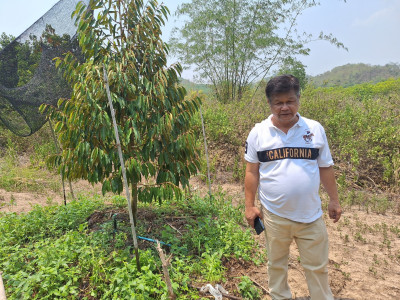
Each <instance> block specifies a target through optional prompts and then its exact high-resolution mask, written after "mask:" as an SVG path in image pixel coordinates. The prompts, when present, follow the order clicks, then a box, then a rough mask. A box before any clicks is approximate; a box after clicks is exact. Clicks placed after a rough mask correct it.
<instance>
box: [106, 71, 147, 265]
mask: <svg viewBox="0 0 400 300" xmlns="http://www.w3.org/2000/svg"><path fill="white" fill-rule="evenodd" d="M103 74H104V83H105V86H106V92H107V97H108V103H109V105H110V110H111V117H112V121H113V126H114V132H115V140H116V142H117V147H118V155H119V160H120V163H121V169H122V176H123V179H124V186H125V192H126V200H127V202H128V210H129V221H130V223H131V230H132V237H133V246H134V247H135V256H136V266H137V268H138V270H139V272H140V271H141V268H140V261H139V247H138V242H137V236H136V228H135V223H134V220H133V213H132V205H131V197H130V193H129V186H128V180H127V178H126V170H125V163H124V157H123V156H122V149H121V142H120V139H119V134H118V127H117V121H116V120H115V110H114V106H113V104H112V100H111V93H110V86H109V84H108V76H107V71H106V67H105V65H104V64H103Z"/></svg>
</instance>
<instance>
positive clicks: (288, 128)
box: [271, 115, 299, 134]
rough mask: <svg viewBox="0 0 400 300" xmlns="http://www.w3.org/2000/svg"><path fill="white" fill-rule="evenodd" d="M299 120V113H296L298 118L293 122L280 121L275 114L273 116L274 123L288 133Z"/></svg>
mask: <svg viewBox="0 0 400 300" xmlns="http://www.w3.org/2000/svg"><path fill="white" fill-rule="evenodd" d="M298 121H299V115H296V119H295V120H294V121H293V122H290V123H287V124H284V123H281V122H279V120H277V119H276V118H275V117H274V116H272V118H271V122H272V124H273V125H274V126H275V127H277V128H278V129H280V130H282V131H283V132H284V133H286V134H287V133H288V131H289V130H290V128H292V127H293V126H294V125H295V124H296V123H297V122H298Z"/></svg>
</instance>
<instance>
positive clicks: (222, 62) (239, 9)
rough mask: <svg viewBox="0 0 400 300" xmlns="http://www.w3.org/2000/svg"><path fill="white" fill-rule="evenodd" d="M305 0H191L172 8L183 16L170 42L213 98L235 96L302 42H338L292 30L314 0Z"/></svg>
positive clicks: (303, 51) (299, 49)
mask: <svg viewBox="0 0 400 300" xmlns="http://www.w3.org/2000/svg"><path fill="white" fill-rule="evenodd" d="M318 4H319V3H318V2H316V1H311V0H309V1H308V0H287V1H281V0H272V1H271V0H270V1H268V0H252V1H248V0H223V1H219V0H192V1H191V2H190V3H185V4H182V5H181V6H180V7H179V8H178V11H177V15H178V16H184V18H183V21H184V25H183V26H182V28H180V29H178V28H175V30H174V33H173V37H172V38H171V40H170V45H171V48H172V50H173V52H174V53H175V54H176V55H177V56H178V58H179V60H180V61H182V62H183V63H184V64H185V65H186V66H195V72H197V74H198V75H199V77H200V78H202V79H204V80H206V81H208V82H211V83H212V85H213V87H214V91H215V94H216V96H217V98H218V99H220V100H224V101H227V100H229V99H240V98H241V97H242V95H243V92H244V91H245V89H246V88H247V87H248V86H249V85H250V84H252V83H254V82H255V81H257V80H260V79H262V78H264V77H265V76H266V75H267V74H268V73H269V72H270V71H271V68H273V67H274V66H276V65H281V64H282V63H283V62H285V63H286V65H287V63H288V61H287V58H288V57H296V56H299V55H308V54H309V51H310V49H308V48H307V47H306V44H307V43H308V42H310V41H312V40H315V39H324V40H328V41H329V42H331V43H333V44H334V45H336V46H338V47H344V46H343V44H342V43H340V42H338V40H337V39H336V38H334V37H332V35H325V34H323V33H322V32H321V34H320V35H319V36H318V37H317V38H315V37H313V36H312V35H309V34H306V33H299V32H297V30H296V20H297V18H298V16H299V15H300V14H301V13H302V12H303V11H304V10H306V9H307V8H310V7H313V6H316V5H318Z"/></svg>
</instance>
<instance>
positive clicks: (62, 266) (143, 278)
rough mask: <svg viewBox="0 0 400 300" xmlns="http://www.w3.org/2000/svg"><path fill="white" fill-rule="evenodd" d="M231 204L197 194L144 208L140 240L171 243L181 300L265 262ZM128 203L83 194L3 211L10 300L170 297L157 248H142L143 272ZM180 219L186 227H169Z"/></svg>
mask: <svg viewBox="0 0 400 300" xmlns="http://www.w3.org/2000/svg"><path fill="white" fill-rule="evenodd" d="M224 199H225V198H224V195H222V194H219V195H217V196H216V197H215V198H213V199H211V200H210V199H209V197H207V198H200V197H197V196H194V197H191V198H189V197H187V198H184V199H181V200H171V201H164V202H163V203H161V204H155V203H153V204H141V205H140V206H139V212H138V218H139V220H140V222H139V224H140V225H139V227H138V234H139V235H142V236H146V237H148V238H152V239H158V240H162V241H164V242H165V243H169V244H170V245H171V246H170V247H168V246H164V251H166V252H168V255H172V260H171V266H170V275H171V280H172V282H173V288H174V291H175V293H176V294H177V295H178V298H179V299H196V298H199V295H198V292H197V290H195V289H192V288H190V285H201V284H204V283H223V282H224V280H225V277H224V276H225V275H224V274H225V267H224V262H226V261H228V260H231V259H243V260H245V261H249V262H251V263H255V264H259V263H261V262H262V261H263V260H264V255H263V254H262V253H260V252H259V251H258V250H257V249H258V248H259V247H257V246H256V242H255V241H254V240H253V239H252V237H251V233H250V230H249V229H247V230H243V229H242V226H243V225H244V224H243V219H242V208H240V209H238V208H237V207H236V208H235V207H233V206H232V205H231V203H230V202H228V201H225V200H224ZM122 200H125V199H123V197H121V196H114V197H112V198H111V199H107V203H110V202H111V203H112V205H111V206H110V205H105V204H104V203H105V198H102V197H95V198H88V197H85V196H79V197H78V200H77V201H72V202H71V203H69V204H68V205H67V206H48V207H39V206H36V207H34V209H33V210H32V211H31V212H29V213H27V214H20V215H17V214H15V213H8V214H5V213H3V214H2V215H1V216H0V235H1V237H2V238H1V239H0V269H1V270H2V271H3V272H4V274H3V278H4V281H5V286H6V292H7V295H8V299H166V298H167V296H168V292H167V287H166V285H165V283H164V280H163V275H162V271H161V262H160V259H159V257H158V254H157V252H156V250H155V247H154V244H153V243H150V242H147V241H141V242H140V249H141V255H140V260H141V265H142V271H141V272H139V271H138V270H137V267H136V263H135V260H134V257H133V254H132V249H131V247H132V240H131V237H130V234H129V230H130V229H129V223H128V221H127V220H128V218H127V212H126V209H123V208H122V205H121V203H123V201H122ZM111 212H112V213H111ZM111 214H113V215H115V216H116V218H114V219H117V220H118V223H117V227H115V225H114V222H113V220H114V219H113V218H112V217H111ZM96 216H97V217H98V216H102V218H97V219H96ZM104 216H106V217H104ZM176 218H178V219H179V220H181V226H180V227H179V228H180V229H177V228H176V227H175V229H173V228H172V227H171V226H170V225H171V224H172V223H171V222H172V220H175V219H176ZM94 220H97V221H94ZM238 293H239V292H238Z"/></svg>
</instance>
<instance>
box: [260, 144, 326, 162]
mask: <svg viewBox="0 0 400 300" xmlns="http://www.w3.org/2000/svg"><path fill="white" fill-rule="evenodd" d="M318 156H319V149H318V148H304V147H283V148H276V149H270V150H264V151H257V157H258V160H259V161H260V162H269V161H274V160H281V159H289V158H291V159H308V160H315V159H317V157H318Z"/></svg>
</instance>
